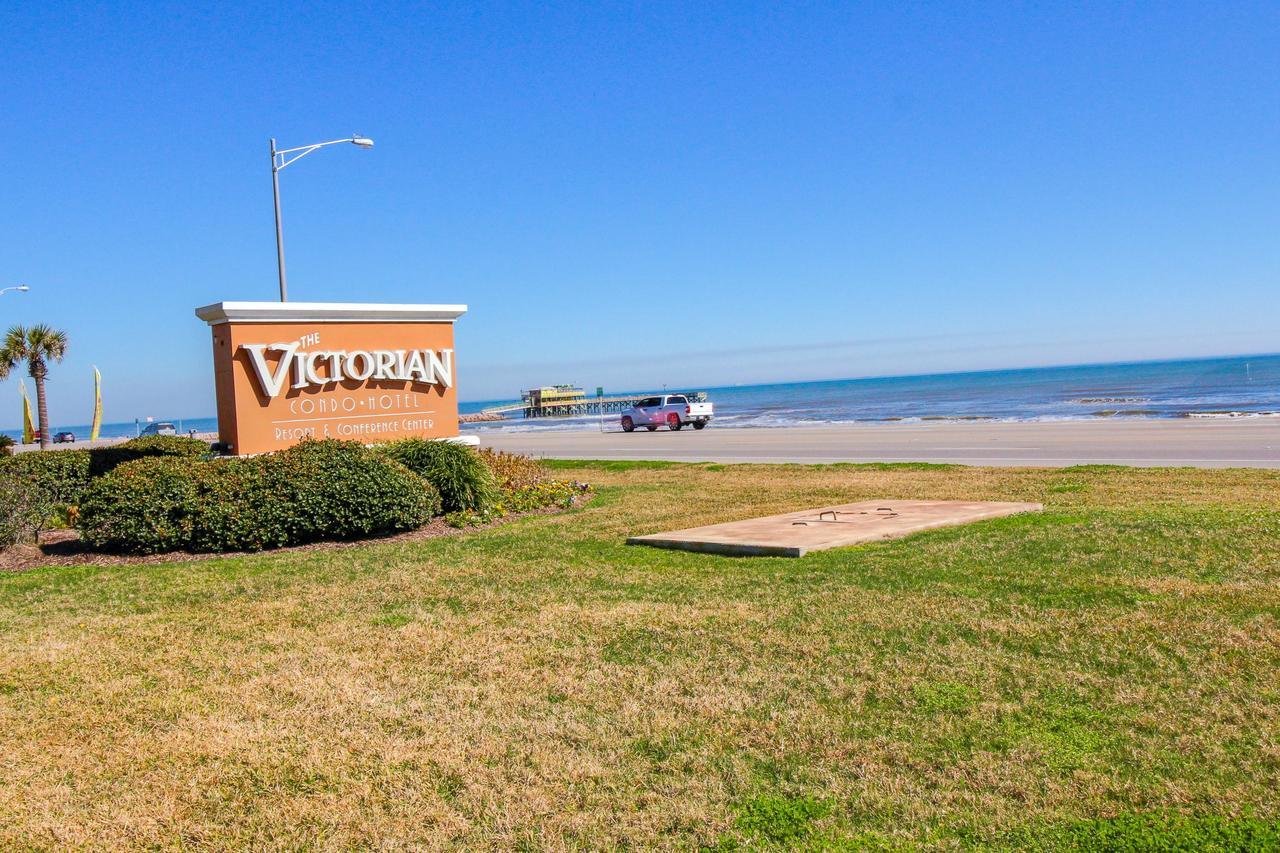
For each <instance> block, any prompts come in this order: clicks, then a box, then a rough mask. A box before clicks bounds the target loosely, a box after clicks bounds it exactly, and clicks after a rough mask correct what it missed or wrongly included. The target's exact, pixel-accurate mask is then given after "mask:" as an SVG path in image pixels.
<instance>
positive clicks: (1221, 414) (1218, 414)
mask: <svg viewBox="0 0 1280 853" xmlns="http://www.w3.org/2000/svg"><path fill="white" fill-rule="evenodd" d="M1177 416H1178V417H1180V418H1197V419H1215V418H1274V417H1280V412H1240V411H1211V412H1179V413H1178V415H1177Z"/></svg>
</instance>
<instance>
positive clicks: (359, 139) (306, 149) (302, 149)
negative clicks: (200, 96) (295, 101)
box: [271, 136, 373, 302]
mask: <svg viewBox="0 0 1280 853" xmlns="http://www.w3.org/2000/svg"><path fill="white" fill-rule="evenodd" d="M346 142H349V143H351V144H352V145H355V146H357V147H359V148H372V147H373V140H372V139H370V138H368V137H367V136H350V137H347V138H346V139H331V140H329V141H328V142H317V143H316V144H315V145H299V146H298V147H297V148H280V149H277V148H276V141H275V139H272V140H271V192H272V195H273V196H274V197H275V202H276V267H277V268H278V270H279V273H280V301H281V302H287V301H288V299H289V297H288V290H287V289H286V287H285V275H284V231H283V229H282V228H281V226H280V170H281V169H283V168H284V167H285V166H288V165H289V164H290V163H296V162H298V161H299V160H301V159H302V158H303V157H306V156H307V155H308V154H310V153H311V152H312V151H315V150H316V149H317V148H324V147H325V146H326V145H338V144H340V143H346ZM290 154H292V155H293V156H292V157H290V156H289V155H290Z"/></svg>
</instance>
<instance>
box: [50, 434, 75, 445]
mask: <svg viewBox="0 0 1280 853" xmlns="http://www.w3.org/2000/svg"><path fill="white" fill-rule="evenodd" d="M75 440H76V434H75V433H74V432H55V433H54V434H53V443H54V444H72V443H73V442H75Z"/></svg>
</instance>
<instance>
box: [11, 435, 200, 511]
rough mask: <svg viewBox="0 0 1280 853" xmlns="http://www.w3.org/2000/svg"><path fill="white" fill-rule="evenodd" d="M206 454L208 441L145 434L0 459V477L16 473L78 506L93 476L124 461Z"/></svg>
mask: <svg viewBox="0 0 1280 853" xmlns="http://www.w3.org/2000/svg"><path fill="white" fill-rule="evenodd" d="M207 453H209V444H208V442H205V441H201V440H200V439H198V438H188V437H186V436H180V435H147V436H142V437H140V438H133V439H130V440H129V441H126V442H123V443H121V444H113V445H111V446H108V447H94V448H91V449H88V450H84V449H80V450H32V451H28V452H26V453H18V454H15V455H13V456H7V457H0V475H3V474H6V473H12V474H17V475H19V476H21V477H22V478H23V479H24V480H25V481H26V482H28V483H31V484H34V485H35V487H37V488H39V489H40V490H41V491H42V492H44V494H45V495H47V496H48V497H49V499H50V500H51V501H53V502H54V503H59V504H73V505H74V504H78V503H80V498H81V496H82V495H83V494H84V490H85V488H87V487H88V485H89V482H90V481H91V480H92V479H94V478H95V477H100V476H102V475H103V474H107V473H109V472H110V471H112V470H113V469H114V468H116V467H117V466H119V465H122V464H124V463H125V462H131V461H133V460H135V459H143V458H145V457H148V456H176V457H188V458H193V457H199V456H203V455H205V454H207Z"/></svg>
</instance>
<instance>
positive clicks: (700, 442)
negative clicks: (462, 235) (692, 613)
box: [479, 418, 1280, 468]
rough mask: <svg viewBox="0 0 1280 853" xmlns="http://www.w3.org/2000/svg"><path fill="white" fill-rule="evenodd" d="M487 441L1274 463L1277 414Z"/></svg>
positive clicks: (594, 449) (647, 451)
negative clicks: (1231, 417) (1218, 418)
mask: <svg viewBox="0 0 1280 853" xmlns="http://www.w3.org/2000/svg"><path fill="white" fill-rule="evenodd" d="M479 435H480V443H481V445H482V446H484V447H492V448H495V449H499V450H509V451H517V452H520V453H527V454H530V455H533V456H538V457H546V458H561V459H665V460H673V461H684V462H694V461H707V462H952V463H959V464H963V465H1029V466H1054V467H1056V466H1065V465H1082V464H1090V463H1106V464H1113V465H1138V466H1194V467H1197V468H1233V467H1247V468H1280V419H1277V418H1241V419H1238V420H1225V419H1224V420H1195V419H1187V420H1173V419H1167V420H1155V419H1151V420H1139V419H1134V420H1124V421H1121V420H1102V419H1099V420H1096V421H1056V422H1000V423H989V422H988V423H964V422H933V423H910V424H850V425H847V426H846V425H838V426H821V427H787V428H779V429H758V428H757V429H717V428H716V427H715V425H714V424H713V425H712V426H711V427H709V428H707V429H705V430H702V431H700V432H695V431H694V430H691V429H686V430H682V431H680V432H674V433H673V432H669V431H667V430H665V429H663V430H659V431H657V432H634V433H630V434H626V433H622V432H608V433H599V432H590V431H563V432H560V431H548V432H522V433H520V432H517V433H500V432H496V431H483V432H480V433H479Z"/></svg>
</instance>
